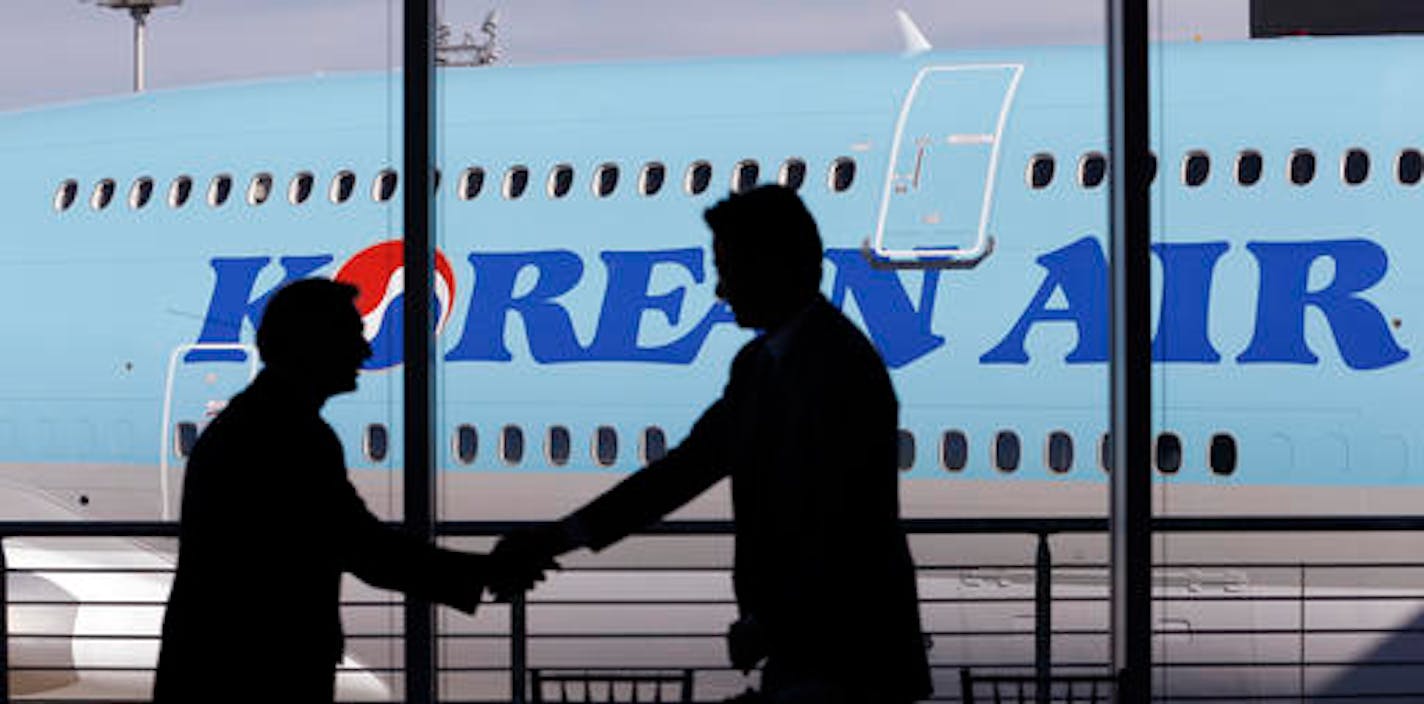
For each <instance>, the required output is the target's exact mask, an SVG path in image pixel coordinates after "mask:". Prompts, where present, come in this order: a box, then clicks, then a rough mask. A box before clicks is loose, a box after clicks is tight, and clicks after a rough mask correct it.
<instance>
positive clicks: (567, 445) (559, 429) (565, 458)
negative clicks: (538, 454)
mask: <svg viewBox="0 0 1424 704" xmlns="http://www.w3.org/2000/svg"><path fill="white" fill-rule="evenodd" d="M572 453H573V439H572V436H571V435H570V434H569V429H568V428H565V427H564V426H562V425H555V426H551V427H550V428H549V434H548V437H546V438H545V440H544V454H545V455H546V456H548V458H549V464H552V465H554V466H555V467H562V466H564V465H566V464H568V463H569V456H570V455H571V454H572Z"/></svg>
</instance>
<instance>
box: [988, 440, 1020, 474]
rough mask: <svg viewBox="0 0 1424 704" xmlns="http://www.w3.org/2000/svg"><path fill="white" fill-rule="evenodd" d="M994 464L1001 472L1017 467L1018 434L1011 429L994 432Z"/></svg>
mask: <svg viewBox="0 0 1424 704" xmlns="http://www.w3.org/2000/svg"><path fill="white" fill-rule="evenodd" d="M993 449H994V457H993V460H994V466H995V467H997V468H998V469H999V470H1000V471H1003V472H1012V471H1014V470H1016V469H1018V468H1019V436H1018V434H1017V433H1015V432H1013V431H1011V430H1000V431H999V432H997V433H995V434H994V448H993Z"/></svg>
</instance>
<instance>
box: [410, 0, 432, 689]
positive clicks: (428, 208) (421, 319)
mask: <svg viewBox="0 0 1424 704" xmlns="http://www.w3.org/2000/svg"><path fill="white" fill-rule="evenodd" d="M403 19H404V22H405V27H404V34H405V39H404V45H405V46H404V61H405V63H404V69H403V78H404V84H405V85H404V92H403V98H402V100H403V109H402V114H403V119H404V134H405V139H404V163H403V168H402V170H403V171H404V178H403V179H402V180H403V181H404V182H405V192H404V204H405V213H404V217H403V225H404V230H403V243H404V246H403V248H402V249H403V251H404V265H405V270H404V275H405V289H404V296H403V299H404V300H403V303H402V311H401V312H402V314H403V315H404V319H403V323H404V325H403V327H404V330H403V335H404V339H403V340H402V343H403V345H404V350H403V352H404V354H403V357H402V359H403V360H404V362H405V363H404V370H403V374H404V379H403V381H404V384H405V399H404V403H403V404H402V408H403V416H402V417H403V420H404V424H403V428H404V431H403V432H404V438H405V451H404V458H403V459H404V480H405V481H404V494H405V499H404V509H405V515H404V519H405V526H406V529H407V530H409V531H410V532H411V534H413V535H415V536H416V537H417V538H419V539H421V540H424V541H426V542H433V541H434V539H435V531H434V528H435V520H434V515H433V514H434V507H435V505H436V504H435V487H436V483H435V423H434V422H433V421H434V416H435V354H434V349H435V344H434V343H435V333H434V329H435V328H434V326H433V325H432V320H431V310H430V300H431V279H432V276H433V274H432V270H433V268H434V253H433V251H432V244H431V241H432V239H433V236H432V234H433V233H434V231H435V189H434V187H433V183H432V179H433V176H434V169H435V155H436V153H437V152H436V146H435V135H436V132H435V129H436V121H435V117H436V115H437V111H436V92H435V31H434V30H435V0H405V12H404V17H403ZM436 657H437V649H436V646H435V610H434V607H433V605H432V604H431V603H430V602H429V601H427V600H425V599H421V598H416V597H412V596H409V595H407V596H406V599H405V701H406V702H408V704H430V703H431V702H434V701H435V700H436V697H437V686H438V682H437V678H436Z"/></svg>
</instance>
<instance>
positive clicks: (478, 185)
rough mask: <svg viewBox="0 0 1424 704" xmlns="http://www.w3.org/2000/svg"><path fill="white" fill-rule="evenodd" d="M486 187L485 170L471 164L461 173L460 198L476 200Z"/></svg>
mask: <svg viewBox="0 0 1424 704" xmlns="http://www.w3.org/2000/svg"><path fill="white" fill-rule="evenodd" d="M484 187H485V170H484V169H482V168H480V167H478V166H471V167H470V168H468V169H465V171H464V173H461V174H460V200H474V199H475V198H478V197H479V195H480V190H481V189H483V188H484Z"/></svg>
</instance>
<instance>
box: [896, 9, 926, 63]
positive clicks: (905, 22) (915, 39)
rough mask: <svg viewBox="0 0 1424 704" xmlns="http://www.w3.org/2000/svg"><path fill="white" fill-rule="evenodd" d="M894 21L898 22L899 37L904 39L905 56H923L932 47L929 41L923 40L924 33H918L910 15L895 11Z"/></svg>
mask: <svg viewBox="0 0 1424 704" xmlns="http://www.w3.org/2000/svg"><path fill="white" fill-rule="evenodd" d="M895 19H897V20H899V22H900V36H902V37H903V38H904V39H905V55H906V56H914V55H916V54H923V53H925V52H926V51H929V50H930V49H933V48H934V47H933V46H931V45H930V40H928V39H925V33H924V32H921V31H920V28H919V26H918V25H916V24H915V21H914V20H913V19H910V13H908V12H906V11H904V10H896V11H895Z"/></svg>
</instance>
